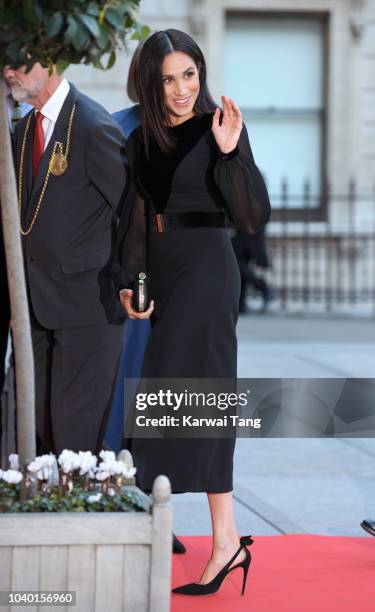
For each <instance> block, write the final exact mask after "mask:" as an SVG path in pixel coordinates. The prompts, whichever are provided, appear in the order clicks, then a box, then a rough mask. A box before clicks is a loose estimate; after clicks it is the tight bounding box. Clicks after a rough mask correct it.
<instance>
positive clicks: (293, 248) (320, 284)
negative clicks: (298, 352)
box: [266, 181, 375, 316]
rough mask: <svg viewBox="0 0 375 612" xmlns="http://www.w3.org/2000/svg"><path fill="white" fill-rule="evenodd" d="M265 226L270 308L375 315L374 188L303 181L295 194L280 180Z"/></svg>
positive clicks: (272, 198) (351, 184)
mask: <svg viewBox="0 0 375 612" xmlns="http://www.w3.org/2000/svg"><path fill="white" fill-rule="evenodd" d="M271 202H272V204H273V213H272V216H271V221H270V223H269V225H268V228H267V247H268V252H269V255H270V260H271V268H270V269H269V270H268V271H267V272H266V278H267V280H268V283H269V285H270V286H271V287H273V289H274V291H273V294H274V299H273V301H272V302H271V303H270V308H271V309H273V310H283V311H296V310H297V311H306V312H308V311H318V312H319V311H320V312H342V313H345V314H354V315H366V316H375V189H374V190H373V191H372V192H367V193H365V192H363V190H362V192H360V191H359V190H357V187H356V184H355V182H354V181H351V182H350V184H349V185H348V189H347V192H346V193H341V194H338V193H333V192H331V190H330V189H329V188H328V187H326V188H325V189H324V190H323V191H322V193H320V194H319V195H318V196H314V195H313V194H311V190H310V185H309V183H308V182H307V183H306V184H305V185H304V189H303V194H302V195H300V196H296V195H293V194H291V193H290V192H289V189H288V184H287V182H286V181H284V182H283V185H282V190H281V194H280V196H278V197H275V196H274V197H272V196H271Z"/></svg>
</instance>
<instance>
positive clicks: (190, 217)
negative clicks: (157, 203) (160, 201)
mask: <svg viewBox="0 0 375 612" xmlns="http://www.w3.org/2000/svg"><path fill="white" fill-rule="evenodd" d="M183 227H225V215H224V213H220V212H184V213H161V214H159V213H158V214H155V215H147V229H148V231H149V232H151V233H153V232H157V233H163V232H169V231H171V230H175V229H180V228H183Z"/></svg>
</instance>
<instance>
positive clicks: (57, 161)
mask: <svg viewBox="0 0 375 612" xmlns="http://www.w3.org/2000/svg"><path fill="white" fill-rule="evenodd" d="M55 145H57V146H56V148H57V153H52V155H51V159H50V162H49V167H50V170H51V172H52V174H54V175H55V176H61V175H62V174H64V172H65V170H66V169H67V167H68V160H67V159H66V157H65V155H64V153H63V148H62V147H63V146H62V142H56V143H55Z"/></svg>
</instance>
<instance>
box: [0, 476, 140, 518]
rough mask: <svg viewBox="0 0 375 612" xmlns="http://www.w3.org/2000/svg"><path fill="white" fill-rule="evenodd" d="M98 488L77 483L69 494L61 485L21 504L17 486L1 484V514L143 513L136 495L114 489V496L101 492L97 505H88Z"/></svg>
mask: <svg viewBox="0 0 375 612" xmlns="http://www.w3.org/2000/svg"><path fill="white" fill-rule="evenodd" d="M98 492H100V491H99V490H98V489H97V488H96V489H95V488H93V487H92V488H91V489H90V490H86V489H84V488H82V487H81V486H79V485H77V484H75V485H74V487H73V489H72V491H71V492H70V493H67V492H66V491H62V490H61V488H59V487H58V486H49V487H48V488H46V489H45V490H44V491H42V492H39V493H38V494H36V495H34V496H32V497H31V498H30V499H28V500H27V501H26V502H20V501H18V497H19V493H18V487H17V486H15V485H9V484H7V483H5V482H0V512H11V513H14V512H142V511H144V510H145V508H144V506H143V504H142V500H141V499H140V498H139V496H138V495H137V493H136V492H134V491H129V490H126V489H122V490H115V493H114V495H109V494H105V493H102V495H101V498H100V500H99V501H97V502H93V503H92V502H89V501H88V499H89V497H91V496H92V495H95V494H97V493H98Z"/></svg>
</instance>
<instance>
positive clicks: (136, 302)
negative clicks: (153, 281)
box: [132, 272, 150, 312]
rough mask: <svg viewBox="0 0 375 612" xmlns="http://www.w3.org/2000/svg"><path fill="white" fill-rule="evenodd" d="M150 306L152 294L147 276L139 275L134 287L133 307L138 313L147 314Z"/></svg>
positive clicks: (141, 273) (142, 273)
mask: <svg viewBox="0 0 375 612" xmlns="http://www.w3.org/2000/svg"><path fill="white" fill-rule="evenodd" d="M149 305H150V292H149V287H148V282H147V276H146V274H145V273H144V272H140V273H139V274H138V278H137V280H136V281H135V283H134V286H133V299H132V306H133V308H134V310H136V311H137V312H145V310H147V309H148V307H149Z"/></svg>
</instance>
